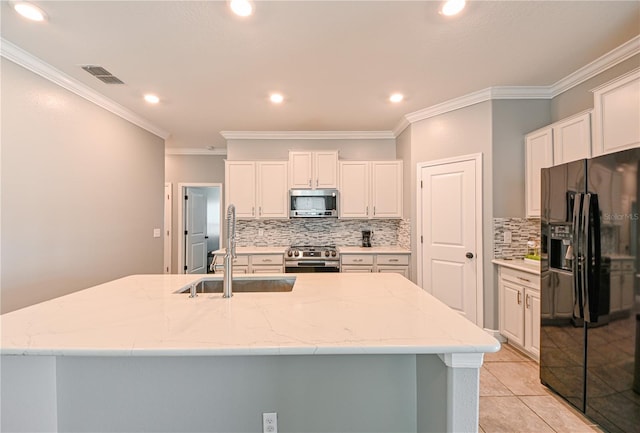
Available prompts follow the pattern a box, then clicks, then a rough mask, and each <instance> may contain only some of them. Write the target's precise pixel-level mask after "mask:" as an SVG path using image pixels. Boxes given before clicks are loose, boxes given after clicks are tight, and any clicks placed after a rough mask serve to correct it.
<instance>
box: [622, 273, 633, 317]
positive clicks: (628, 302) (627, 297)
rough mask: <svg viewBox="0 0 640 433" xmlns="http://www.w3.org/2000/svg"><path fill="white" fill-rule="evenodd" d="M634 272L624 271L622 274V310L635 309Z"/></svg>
mask: <svg viewBox="0 0 640 433" xmlns="http://www.w3.org/2000/svg"><path fill="white" fill-rule="evenodd" d="M633 279H634V274H633V272H628V271H622V272H621V273H620V289H621V290H620V291H621V298H622V309H623V310H630V309H632V308H633V301H634V292H633Z"/></svg>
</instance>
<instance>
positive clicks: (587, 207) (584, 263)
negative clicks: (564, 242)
mask: <svg viewBox="0 0 640 433" xmlns="http://www.w3.org/2000/svg"><path fill="white" fill-rule="evenodd" d="M581 214H582V215H581V220H582V221H581V222H580V230H581V232H580V246H581V255H580V276H579V278H580V290H581V297H582V305H581V307H580V310H581V311H582V318H583V319H584V321H585V322H591V316H590V314H589V305H590V301H589V276H590V270H591V269H592V266H591V260H592V258H593V251H592V249H591V246H592V242H591V225H590V221H589V220H590V218H591V194H583V196H582V212H581Z"/></svg>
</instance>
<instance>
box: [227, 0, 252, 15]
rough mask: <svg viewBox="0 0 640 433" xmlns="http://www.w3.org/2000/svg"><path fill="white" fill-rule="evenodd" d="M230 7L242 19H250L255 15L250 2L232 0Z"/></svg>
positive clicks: (246, 0) (247, 0)
mask: <svg viewBox="0 0 640 433" xmlns="http://www.w3.org/2000/svg"><path fill="white" fill-rule="evenodd" d="M229 7H230V8H231V10H232V11H233V13H234V14H236V15H239V16H241V17H248V16H249V15H251V14H252V13H253V5H252V4H251V2H250V1H249V0H231V2H230V3H229Z"/></svg>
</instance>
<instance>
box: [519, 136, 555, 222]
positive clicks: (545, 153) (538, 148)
mask: <svg viewBox="0 0 640 433" xmlns="http://www.w3.org/2000/svg"><path fill="white" fill-rule="evenodd" d="M525 164H526V165H525V172H526V176H525V191H526V208H527V209H526V211H527V218H538V217H540V200H541V194H540V170H541V169H542V168H546V167H551V166H552V165H553V128H552V127H550V126H549V127H547V128H543V129H540V130H538V131H534V132H532V133H530V134H527V136H526V137H525Z"/></svg>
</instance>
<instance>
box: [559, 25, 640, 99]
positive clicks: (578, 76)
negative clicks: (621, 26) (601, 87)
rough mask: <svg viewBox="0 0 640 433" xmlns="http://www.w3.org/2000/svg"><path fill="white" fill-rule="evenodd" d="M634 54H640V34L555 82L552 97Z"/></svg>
mask: <svg viewBox="0 0 640 433" xmlns="http://www.w3.org/2000/svg"><path fill="white" fill-rule="evenodd" d="M636 54H640V35H638V36H636V37H634V38H633V39H631V40H629V41H627V42H625V43H624V44H622V45H620V46H619V47H617V48H614V49H613V50H611V51H609V52H608V53H606V54H605V55H603V56H600V57H598V58H597V59H596V60H594V61H593V62H591V63H589V64H588V65H586V66H583V67H582V68H580V69H578V70H577V71H575V72H573V73H571V74H569V75H567V76H566V77H564V78H563V79H561V80H560V81H558V82H557V83H555V84H554V85H553V86H551V94H552V97H553V98H555V97H556V96H558V95H559V94H561V93H563V92H566V91H567V90H569V89H571V88H572V87H575V86H577V85H578V84H581V83H583V82H585V81H587V80H588V79H590V78H593V77H595V76H596V75H598V74H600V73H601V72H604V71H606V70H607V69H609V68H612V67H613V66H615V65H617V64H618V63H622V62H624V61H625V60H627V59H628V58H630V57H632V56H635V55H636Z"/></svg>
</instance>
